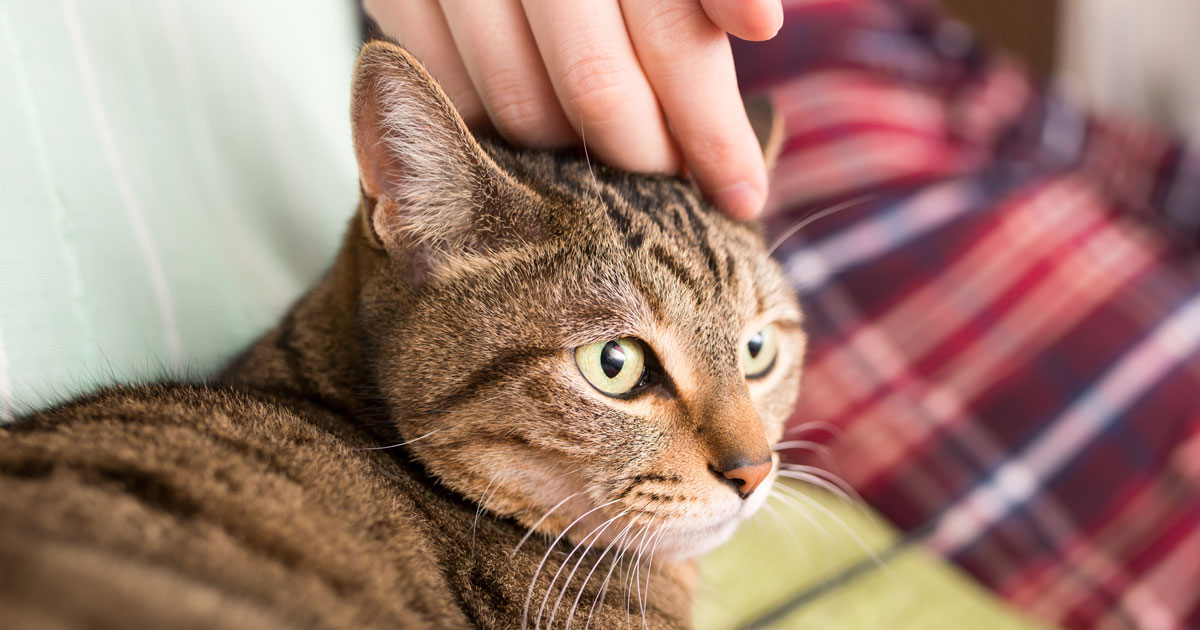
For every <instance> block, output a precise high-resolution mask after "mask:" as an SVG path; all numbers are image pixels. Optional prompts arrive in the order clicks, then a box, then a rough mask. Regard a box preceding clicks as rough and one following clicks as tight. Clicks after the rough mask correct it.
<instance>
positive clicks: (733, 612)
mask: <svg viewBox="0 0 1200 630" xmlns="http://www.w3.org/2000/svg"><path fill="white" fill-rule="evenodd" d="M781 483H783V484H785V485H786V486H787V488H788V490H780V489H775V490H773V492H772V496H771V498H770V500H769V501H768V502H767V505H766V506H765V508H764V509H763V510H761V511H760V512H759V513H758V514H756V515H755V516H754V518H753V519H751V520H750V521H749V522H748V523H746V524H744V525H743V526H742V527H741V528H740V529H739V530H738V532H737V534H736V535H735V536H734V538H733V540H732V541H731V542H730V543H729V544H727V545H725V546H723V547H720V548H718V549H717V550H716V551H714V552H712V553H711V554H709V555H708V556H706V557H704V558H702V559H701V561H700V573H701V586H700V588H699V589H698V591H697V598H696V604H695V625H696V630H731V629H733V628H746V627H764V628H779V629H789V630H790V629H794V630H801V629H805V630H808V629H820V630H906V629H910V628H911V629H912V630H939V629H944V630H962V629H966V628H969V629H970V630H1016V629H1018V628H1021V629H1025V628H1048V627H1049V626H1046V625H1044V624H1038V623H1035V622H1034V621H1032V620H1030V619H1027V618H1025V617H1023V616H1021V615H1020V614H1018V613H1016V612H1015V611H1013V610H1012V609H1011V608H1009V607H1007V606H1006V605H1005V604H1004V603H1002V602H1000V601H999V600H998V599H996V598H995V596H994V595H992V594H991V593H989V592H987V591H985V590H983V589H982V588H980V587H979V586H978V585H977V584H976V583H975V582H974V581H973V580H972V579H971V578H970V577H969V576H967V575H966V574H964V573H963V572H962V571H961V570H960V569H958V568H956V567H954V566H953V565H951V564H949V563H947V562H946V561H945V560H942V559H941V558H939V557H937V556H934V555H933V554H931V553H929V552H927V551H925V550H924V549H922V548H921V547H920V546H916V545H912V546H899V547H897V546H896V545H897V542H898V541H899V539H900V537H899V535H898V534H897V532H896V531H895V529H894V528H892V527H891V526H889V525H887V524H886V523H884V521H883V520H882V519H880V518H879V517H877V516H875V515H874V514H873V513H872V512H871V511H870V510H869V509H868V508H865V507H863V506H862V505H861V504H857V503H855V504H851V503H849V502H846V501H843V500H841V499H840V498H838V497H834V496H832V495H830V494H829V493H827V492H824V491H822V490H814V489H811V488H807V487H805V486H803V485H801V484H798V483H796V482H792V481H782V482H781ZM798 494H801V495H802V497H803V498H801V497H800V496H797V495H798ZM868 550H869V551H868ZM872 556H874V558H876V559H878V562H876V560H875V559H873V558H872ZM794 599H799V600H800V601H801V603H800V604H799V605H798V606H796V607H795V608H794V609H792V610H791V611H790V612H787V613H784V614H781V615H779V616H777V617H775V618H774V620H773V621H772V622H771V623H769V624H766V625H751V623H750V622H752V621H753V620H755V619H759V618H761V617H762V616H763V615H765V614H766V613H768V612H769V611H772V610H774V609H778V608H780V607H781V605H782V604H784V603H785V602H788V601H791V600H794Z"/></svg>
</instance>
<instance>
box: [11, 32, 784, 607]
mask: <svg viewBox="0 0 1200 630" xmlns="http://www.w3.org/2000/svg"><path fill="white" fill-rule="evenodd" d="M351 110H352V111H351V116H352V121H353V132H354V146H355V154H356V157H357V159H358V163H359V167H360V176H361V189H362V190H361V193H362V194H361V201H360V205H359V211H358V213H357V214H356V217H355V219H354V221H353V222H352V223H351V225H350V229H349V230H348V232H347V234H346V237H345V240H344V242H343V244H342V247H341V250H340V252H339V254H338V256H337V259H336V261H335V262H334V264H333V267H332V268H331V269H330V271H329V272H328V273H327V274H326V275H325V277H324V278H323V279H322V280H321V281H320V282H319V283H318V284H317V285H316V286H315V287H314V288H313V289H312V290H311V291H310V292H309V293H308V294H307V295H306V296H304V297H303V298H302V299H301V300H300V301H299V302H298V303H297V304H296V305H295V306H294V307H293V308H292V309H291V311H290V312H289V313H288V314H287V316H286V317H285V318H284V320H283V321H282V322H281V323H280V324H279V325H278V326H276V327H275V328H274V329H273V330H271V331H269V332H268V333H267V334H265V335H264V336H263V337H262V338H261V339H259V340H258V341H257V342H256V343H254V344H253V345H252V346H251V347H250V348H249V349H248V350H247V351H246V352H245V353H244V354H243V355H242V356H241V357H240V358H238V359H237V360H236V361H235V362H233V364H232V365H230V366H228V368H227V369H226V370H225V372H224V373H223V374H222V376H221V378H219V379H217V380H216V381H214V382H212V383H208V384H203V385H188V384H174V383H164V384H157V385H145V386H133V387H116V388H111V389H107V390H103V391H100V392H99V393H96V394H93V395H90V396H87V397H84V398H82V399H79V400H76V401H74V402H71V403H68V404H65V405H61V406H58V407H56V408H53V409H49V410H46V411H43V412H40V413H36V414H33V415H31V416H29V417H25V418H22V419H19V420H18V421H17V422H16V423H14V424H12V425H10V426H7V427H4V428H0V567H2V569H0V627H3V628H8V629H16V628H77V627H86V628H107V627H122V628H129V627H153V628H168V627H169V628H467V627H479V628H505V629H508V628H534V627H540V628H549V627H555V628H565V627H575V628H579V629H580V630H583V629H584V628H587V627H591V628H616V627H620V628H625V627H631V625H632V627H638V626H642V625H643V623H644V624H645V627H647V628H653V629H658V628H686V627H688V626H689V597H690V595H689V593H690V581H691V580H692V577H691V574H690V573H689V571H690V569H689V563H688V562H687V561H686V559H687V558H688V557H689V556H693V555H695V554H697V553H700V552H703V551H705V550H707V549H709V548H711V547H713V546H715V545H717V544H719V543H721V542H722V541H723V540H725V539H726V538H727V537H728V536H729V535H730V534H731V532H732V531H733V529H734V528H735V527H736V526H737V525H738V523H739V522H740V521H742V520H744V519H745V518H747V517H748V516H750V515H751V514H752V513H754V511H755V510H756V509H757V508H758V507H759V506H761V505H762V503H763V502H764V501H765V498H766V495H767V492H768V490H769V486H770V484H771V482H772V480H773V479H774V470H775V467H776V465H777V461H776V457H775V456H774V454H773V452H772V450H771V445H772V444H773V443H775V442H776V441H777V440H778V439H779V438H780V435H781V432H782V426H783V422H784V420H785V418H786V417H787V415H788V413H789V412H790V410H791V409H792V406H793V403H794V402H795V398H796V395H797V392H798V386H799V383H798V381H799V377H800V370H801V358H802V356H801V355H802V354H803V347H804V335H803V332H802V330H801V326H800V318H801V313H800V311H799V308H798V306H797V303H796V299H795V296H794V295H793V293H792V292H791V290H790V289H789V288H788V285H787V282H786V281H785V278H784V276H783V274H782V273H781V270H780V268H779V267H778V266H777V265H776V264H775V263H774V262H772V261H770V260H769V259H768V257H767V254H766V251H765V248H764V245H763V240H762V237H761V235H760V234H759V232H758V231H757V228H756V227H755V226H753V225H748V224H742V223H737V222H734V221H732V220H730V219H728V218H726V217H725V216H723V215H722V214H721V213H720V212H718V211H716V210H715V209H713V208H712V207H711V206H710V205H708V203H706V202H705V201H704V200H703V199H702V197H701V196H700V195H699V193H698V192H697V191H696V190H695V188H694V187H693V186H692V185H690V184H688V183H687V182H685V181H683V180H681V179H678V178H673V177H667V176H651V175H631V174H628V173H624V172H619V171H616V170H613V169H610V168H605V167H602V166H596V167H595V168H593V167H592V166H591V165H590V164H589V163H588V162H587V161H586V160H585V159H584V157H577V156H575V155H574V154H564V153H547V152H519V151H514V150H512V149H510V148H507V147H505V146H503V145H502V144H501V143H498V142H495V143H493V142H489V141H478V140H476V139H474V138H473V137H472V135H471V134H470V133H469V131H468V130H467V128H466V126H465V125H464V123H463V121H462V119H461V118H460V117H459V116H458V114H457V113H456V112H455V110H454V108H453V106H452V105H451V103H450V101H449V99H448V98H447V97H446V95H445V94H444V93H443V92H442V91H441V90H440V89H439V88H438V87H437V85H436V84H435V83H434V82H433V80H432V79H431V78H430V77H429V75H428V74H426V72H425V71H424V70H423V69H422V68H421V66H420V65H419V64H418V63H417V62H416V61H415V60H414V59H413V58H412V57H410V56H409V55H408V54H407V53H406V52H404V51H403V50H401V49H400V48H398V47H397V46H395V45H393V44H389V43H384V42H373V43H370V44H367V45H366V46H365V47H364V48H363V50H362V52H361V54H360V56H359V59H358V62H357V65H356V68H355V74H354V81H353V94H352V105H351Z"/></svg>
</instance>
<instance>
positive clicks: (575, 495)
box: [508, 490, 611, 558]
mask: <svg viewBox="0 0 1200 630" xmlns="http://www.w3.org/2000/svg"><path fill="white" fill-rule="evenodd" d="M581 494H583V491H582V490H580V491H579V492H576V493H575V494H572V495H571V496H569V497H567V498H565V499H563V500H562V501H559V502H558V503H556V504H554V507H552V508H550V511H549V512H546V513H545V514H543V515H542V518H539V519H538V520H537V522H536V523H534V524H533V525H531V526H530V527H529V530H528V531H526V532H525V535H524V536H522V537H521V541H520V542H518V543H517V546H516V547H513V550H512V551H511V552H510V553H509V554H508V557H509V558H511V557H513V556H515V555H517V552H518V551H520V549H521V545H524V544H525V541H526V540H529V537H530V536H532V535H533V532H535V531H537V528H538V526H539V525H541V524H542V521H545V520H546V518H547V517H549V516H550V515H551V514H553V513H554V511H555V510H557V509H558V508H560V507H562V506H563V504H564V503H566V502H567V501H570V500H571V499H574V498H575V497H577V496H579V495H581ZM609 505H611V504H609ZM587 514H591V512H588V513H587ZM587 514H584V515H583V516H587ZM583 516H581V517H579V518H583ZM571 524H572V525H574V524H575V523H571ZM564 533H566V532H564ZM561 537H562V535H561V534H560V535H559V538H561ZM554 542H556V543H557V542H558V540H555V541H554Z"/></svg>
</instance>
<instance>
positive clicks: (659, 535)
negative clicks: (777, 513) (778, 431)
mask: <svg viewBox="0 0 1200 630" xmlns="http://www.w3.org/2000/svg"><path fill="white" fill-rule="evenodd" d="M776 474H777V469H776V470H773V471H772V472H771V475H770V476H769V477H768V478H767V480H766V481H765V482H764V483H763V484H762V487H760V488H759V489H758V490H757V491H756V492H755V493H754V494H753V495H751V496H750V497H749V498H748V499H746V500H745V501H741V500H739V503H738V504H737V505H736V507H732V506H730V505H729V504H725V505H724V506H721V507H717V506H714V507H713V511H715V512H717V514H713V515H711V516H710V517H709V518H704V517H698V516H694V515H693V516H676V517H660V516H654V515H646V514H642V515H639V516H636V517H633V516H625V515H623V514H618V515H607V516H605V515H604V512H605V510H603V509H600V510H595V511H594V512H593V513H592V514H590V515H589V516H588V517H584V518H582V519H580V522H579V523H578V524H577V526H576V527H578V529H579V530H580V531H582V532H584V533H586V535H585V536H584V538H585V539H586V540H584V541H582V544H585V545H591V546H597V547H607V546H614V547H617V548H626V549H627V550H629V552H630V553H638V552H640V553H643V554H653V555H654V557H656V558H661V559H669V560H682V559H685V558H689V557H693V556H697V555H701V554H703V553H707V552H708V551H711V550H713V549H715V548H716V547H719V546H720V545H721V544H723V543H724V542H725V541H727V540H729V538H730V537H731V536H732V535H733V533H734V531H735V530H736V529H737V527H738V526H739V525H740V524H741V523H742V522H743V521H745V520H746V519H748V518H750V517H751V516H753V515H754V514H755V513H756V512H757V511H758V510H759V508H761V507H762V505H763V504H764V503H766V500H767V496H768V495H769V494H770V490H771V488H772V486H773V484H774V482H775V478H776ZM588 532H590V533H588ZM571 538H572V539H574V538H575V536H571ZM574 542H576V543H580V542H581V541H579V540H575V541H574Z"/></svg>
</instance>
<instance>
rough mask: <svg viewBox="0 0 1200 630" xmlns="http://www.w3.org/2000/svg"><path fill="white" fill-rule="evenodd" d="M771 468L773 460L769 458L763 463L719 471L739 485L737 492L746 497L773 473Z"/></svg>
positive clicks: (735, 484)
mask: <svg viewBox="0 0 1200 630" xmlns="http://www.w3.org/2000/svg"><path fill="white" fill-rule="evenodd" d="M771 468H772V465H771V460H767V461H765V462H763V463H761V464H751V465H749V466H738V467H737V468H731V469H729V470H722V471H719V472H720V473H721V476H722V477H724V478H726V479H728V480H729V481H731V482H733V485H734V486H736V487H737V493H738V494H739V495H741V497H742V498H743V499H745V498H746V497H748V496H750V494H751V493H753V492H754V490H755V488H758V486H759V484H761V483H762V482H763V480H764V479H766V478H767V476H768V475H770V474H771Z"/></svg>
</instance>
